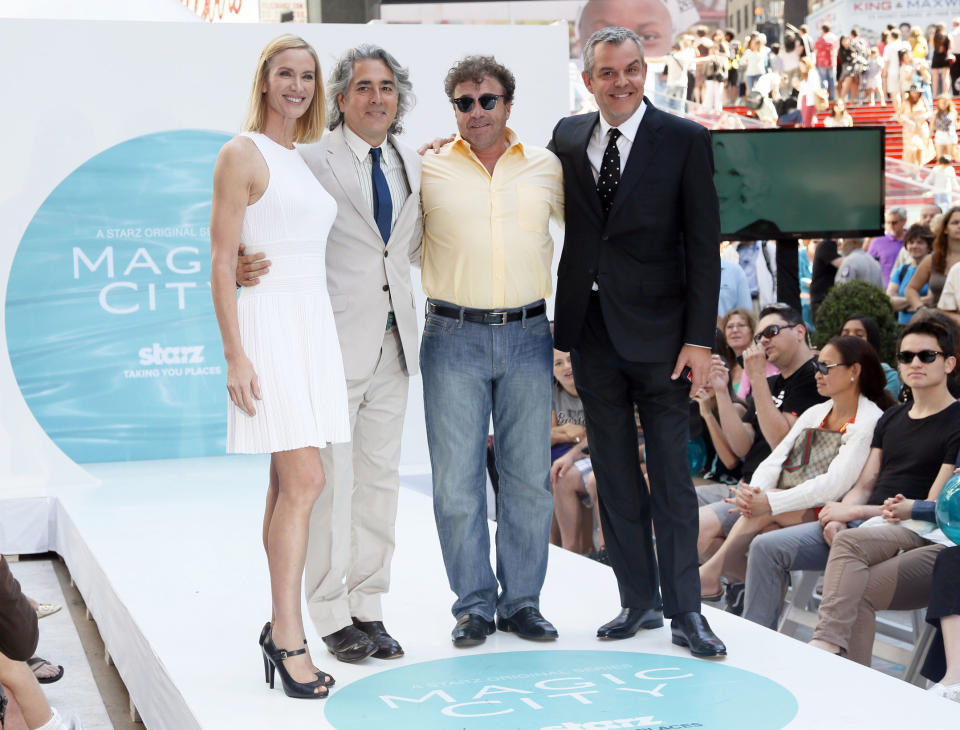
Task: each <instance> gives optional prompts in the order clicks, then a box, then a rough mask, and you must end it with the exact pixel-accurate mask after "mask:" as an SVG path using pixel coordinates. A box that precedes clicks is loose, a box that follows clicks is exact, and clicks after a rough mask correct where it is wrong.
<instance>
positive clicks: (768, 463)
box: [750, 394, 883, 515]
mask: <svg viewBox="0 0 960 730" xmlns="http://www.w3.org/2000/svg"><path fill="white" fill-rule="evenodd" d="M831 408H833V401H832V400H828V401H826V402H824V403H818V404H817V405H815V406H810V408H808V409H807V410H805V411H804V412H803V413H801V414H800V415H799V416H798V417H797V420H796V421H794V424H793V426H792V427H791V428H790V431H789V432H788V433H787V435H786V436H784V437H783V440H782V441H781V442H780V443H779V444H777V448H775V449H774V450H773V451H772V452H771V453H770V456H768V457H767V458H766V459H764V460H763V461H762V462H760V465H759V466H758V467H757V468H756V471H754V472H753V478H752V479H751V480H750V486H751V487H760V488H761V489H763V490H765V491H766V492H767V499H769V500H770V511H771V513H772V514H775V515H778V514H782V513H784V512H793V511H794V510H799V509H809V508H810V507H819V506H821V505H824V504H826V503H827V502H830V501H833V500H837V499H839V498H840V497H842V496H843V495H844V494H846V493H847V492H848V491H849V490H850V488H851V487H852V486H853V484H854V482H856V481H857V477H859V476H860V472H861V471H862V470H863V465H864V464H866V463H867V457H868V456H869V455H870V442H871V441H873V429H874V426H876V425H877V421H878V420H879V419H880V416H881V415H883V411H882V410H880V407H879V406H877V404H876V403H874V402H873V401H871V400H870V399H869V398H867V397H866V396H864V395H862V394H861V396H860V399H859V400H858V401H857V417H856V419H855V420H854V422H853V423H851V424H850V425H849V426H847V430H846V431H845V432H844V434H843V435H842V436H841V437H840V450H839V451H838V452H837V455H836V457H835V458H834V459H833V461H831V462H830V466H829V467H828V468H827V471H826V472H825V473H823V474H821V475H820V476H816V477H813V478H812V479H808V480H807V481H805V482H801V483H800V484H798V485H797V486H795V487H793V488H792V489H785V490H783V491H769V490H771V489H775V488H776V486H777V480H778V479H779V478H780V470H781V468H782V467H783V462H784V461H785V460H786V458H787V456H788V455H789V453H790V448H791V447H792V446H793V442H794V441H796V440H797V436H798V435H799V434H800V432H801V431H802V430H803V429H805V428H817V427H819V426H820V424H821V423H823V419H824V418H826V417H827V414H828V413H830V409H831Z"/></svg>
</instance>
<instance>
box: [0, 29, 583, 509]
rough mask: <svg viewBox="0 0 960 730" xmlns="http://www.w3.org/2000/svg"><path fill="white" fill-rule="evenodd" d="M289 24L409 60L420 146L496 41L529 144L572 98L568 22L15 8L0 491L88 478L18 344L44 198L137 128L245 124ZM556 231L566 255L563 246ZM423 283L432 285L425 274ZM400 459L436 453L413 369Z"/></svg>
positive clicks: (5, 38) (3, 125)
mask: <svg viewBox="0 0 960 730" xmlns="http://www.w3.org/2000/svg"><path fill="white" fill-rule="evenodd" d="M283 32H293V33H297V34H300V35H302V36H303V37H304V38H306V39H307V40H308V41H309V42H310V43H312V44H313V45H314V46H315V47H316V48H317V50H318V52H319V54H320V58H321V62H322V63H323V64H324V67H325V68H329V66H330V64H331V61H332V59H333V58H335V57H336V56H337V55H338V54H339V53H340V52H341V51H342V50H343V49H344V48H346V47H348V46H351V45H354V44H356V43H360V42H373V43H377V44H380V45H382V46H384V47H385V48H387V49H388V50H390V51H391V52H392V53H393V54H394V55H395V56H396V57H397V58H398V59H399V60H400V62H401V63H403V64H405V65H408V66H409V68H410V72H411V79H412V81H413V84H414V91H415V93H416V96H417V100H418V101H417V105H416V107H415V109H414V110H413V112H412V113H411V114H410V115H409V117H408V119H407V123H406V134H405V141H407V143H409V144H413V145H414V146H416V145H418V144H419V143H420V142H422V141H426V140H429V139H432V138H433V137H435V136H438V135H443V134H447V133H450V132H451V131H453V130H455V125H454V118H453V112H452V109H451V107H450V104H449V102H447V101H446V98H445V96H444V95H443V85H442V81H443V77H444V75H445V74H446V71H447V69H448V68H449V67H450V66H451V65H452V64H453V63H454V62H455V61H456V60H457V59H458V58H459V57H461V56H463V55H465V54H468V53H477V52H483V53H493V54H495V55H496V56H497V58H498V59H499V60H500V61H501V62H503V63H505V64H506V65H507V66H508V67H510V68H511V69H512V70H513V71H514V73H515V74H516V77H517V80H518V85H517V97H516V102H515V105H514V110H513V114H512V116H511V121H510V125H511V127H512V128H513V129H515V130H516V131H517V132H518V134H519V135H520V137H521V138H522V139H523V140H525V141H527V142H528V143H531V144H545V143H546V141H547V139H548V138H549V134H550V131H551V129H552V127H553V125H554V124H555V122H556V120H557V119H558V118H559V117H560V116H562V115H563V114H564V113H565V110H566V106H567V95H568V91H567V85H568V71H567V58H566V57H567V29H566V27H565V26H532V27H531V26H525V27H516V26H513V27H511V26H500V27H477V26H422V25H418V26H396V25H393V26H388V25H382V24H371V25H324V24H310V25H283V26H279V25H253V24H249V25H247V24H231V25H217V24H215V25H207V24H201V23H188V24H180V23H133V22H95V21H90V22H84V21H53V20H46V21H44V20H16V19H14V20H5V21H4V22H3V23H2V24H0V64H2V66H3V67H4V68H5V69H6V72H5V73H4V75H3V82H2V85H0V90H2V92H3V98H4V99H5V104H4V106H5V112H6V113H5V114H4V115H3V117H2V118H0V133H2V139H3V140H4V164H3V175H0V222H2V223H0V498H3V497H17V496H27V495H35V494H38V493H43V492H44V491H45V490H46V488H47V487H48V486H51V485H62V484H69V483H84V482H87V481H89V477H87V475H86V472H84V471H83V470H82V469H81V468H80V467H78V466H76V465H75V464H73V462H72V461H71V460H70V459H69V458H68V457H66V456H65V455H64V454H63V453H62V452H61V451H60V450H59V449H58V448H57V447H56V446H55V445H54V444H53V442H52V441H51V440H50V439H49V438H48V437H47V435H46V434H45V433H44V432H43V431H42V429H41V428H40V426H39V424H38V423H37V422H36V420H35V419H34V417H33V415H32V414H31V412H30V410H29V409H28V407H27V405H26V402H25V401H24V399H23V397H22V396H21V393H20V389H19V387H18V385H17V382H16V380H15V378H14V375H13V370H12V368H11V364H10V360H9V356H8V353H7V349H6V348H7V344H6V343H7V338H6V331H5V312H4V306H5V301H6V291H7V286H8V278H9V275H10V268H11V263H12V261H13V257H14V254H15V252H16V249H17V246H18V243H19V242H20V240H21V237H22V236H23V234H24V231H25V230H26V228H27V226H28V225H29V224H30V222H31V219H32V217H33V216H34V214H35V212H36V211H37V209H38V207H39V206H40V205H41V203H43V201H44V200H45V198H46V197H47V196H48V195H49V194H50V193H51V191H52V190H53V189H54V188H55V187H56V186H57V185H58V184H59V183H60V182H61V181H62V180H63V179H64V178H65V177H66V176H67V175H69V174H70V173H71V171H73V170H75V169H76V168H77V167H78V166H80V165H81V164H82V163H84V162H85V161H87V160H88V159H90V158H91V157H93V156H94V155H96V154H98V153H100V152H101V151H103V150H105V149H107V148H109V147H112V146H113V145H116V144H118V143H120V142H122V141H124V140H129V139H131V138H134V137H138V136H141V135H145V134H151V133H155V132H161V131H166V130H176V129H209V130H221V131H223V132H227V133H233V132H235V131H236V130H237V129H238V128H239V125H240V124H241V122H242V120H243V118H244V114H245V105H246V99H247V95H248V92H249V86H250V81H251V77H252V73H253V69H254V65H255V63H256V59H257V56H258V54H259V52H260V49H261V48H262V47H263V45H264V44H265V43H266V42H267V41H268V40H269V39H270V38H272V37H274V36H276V35H278V34H280V33H283ZM555 234H556V232H555ZM555 238H556V239H557V247H556V248H557V251H556V254H555V257H554V266H556V260H557V258H558V256H559V247H560V240H559V236H557V235H555ZM64 243H67V242H64ZM417 277H418V274H417ZM415 288H416V290H417V291H420V289H419V281H415ZM422 302H423V297H422V294H421V297H420V302H419V304H420V305H422ZM224 397H226V395H225V393H224ZM401 464H402V469H403V470H405V471H406V472H408V473H409V472H416V471H420V470H424V469H425V468H426V467H427V465H428V464H429V460H428V457H427V449H426V438H425V434H424V428H423V406H422V391H421V387H420V380H419V378H415V379H413V380H412V381H411V391H410V401H409V407H408V412H407V422H406V426H405V431H404V441H403V456H402V462H401Z"/></svg>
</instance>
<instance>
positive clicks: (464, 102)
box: [450, 94, 504, 114]
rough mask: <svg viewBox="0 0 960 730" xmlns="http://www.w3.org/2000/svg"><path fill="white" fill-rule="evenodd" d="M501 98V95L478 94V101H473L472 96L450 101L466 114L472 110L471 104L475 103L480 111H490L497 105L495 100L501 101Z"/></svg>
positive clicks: (459, 97)
mask: <svg viewBox="0 0 960 730" xmlns="http://www.w3.org/2000/svg"><path fill="white" fill-rule="evenodd" d="M503 96H504V95H503V94H480V98H479V99H474V98H473V97H472V96H458V97H457V98H456V99H451V100H450V101H451V103H453V105H454V106H456V107H457V109H459V110H460V111H461V112H463V113H464V114H466V113H467V112H468V111H470V110H471V109H473V104H474V102H476V101H479V102H480V108H481V109H484V110H486V111H490V110H492V109H493V108H494V107H495V106H496V105H497V99H502V98H503Z"/></svg>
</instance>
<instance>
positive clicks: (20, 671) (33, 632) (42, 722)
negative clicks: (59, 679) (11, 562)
mask: <svg viewBox="0 0 960 730" xmlns="http://www.w3.org/2000/svg"><path fill="white" fill-rule="evenodd" d="M38 638H39V634H38V631H37V614H36V612H35V610H34V608H33V607H32V606H31V605H30V601H29V600H28V599H27V597H26V596H25V595H23V592H22V591H21V590H20V584H19V583H18V582H17V580H16V579H15V578H14V577H13V575H12V574H11V573H10V567H9V566H8V565H7V561H6V559H4V558H3V557H2V556H0V685H3V686H4V687H6V688H7V689H8V690H9V691H10V693H11V694H12V695H13V697H14V699H15V700H16V701H17V705H18V706H19V708H20V712H21V714H22V715H23V721H24V723H25V724H26V726H27V728H28V729H29V730H80V729H81V725H80V722H79V720H77V719H76V718H69V719H64V718H62V717H61V716H60V714H59V713H58V712H57V711H56V710H55V709H53V708H51V707H50V704H49V703H48V702H47V698H46V697H45V696H44V694H43V690H42V689H41V688H40V683H39V682H38V681H37V678H36V676H34V674H33V671H31V669H30V667H29V666H27V663H26V660H27V659H29V658H30V656H31V655H32V654H33V652H34V651H35V650H36V648H37V640H38ZM0 697H2V690H0Z"/></svg>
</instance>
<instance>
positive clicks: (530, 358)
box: [420, 56, 563, 647]
mask: <svg viewBox="0 0 960 730" xmlns="http://www.w3.org/2000/svg"><path fill="white" fill-rule="evenodd" d="M515 86H516V83H515V81H514V77H513V74H512V73H511V72H510V71H509V70H508V69H507V68H505V67H504V66H502V65H500V64H499V63H497V62H496V60H495V59H493V58H492V57H489V56H469V57H467V58H464V59H463V60H462V61H460V62H459V63H458V64H457V65H456V66H454V67H453V68H452V69H451V70H450V72H449V73H448V74H447V78H446V80H445V82H444V88H445V91H446V94H447V97H448V98H449V99H450V101H451V102H452V103H453V106H454V113H455V115H456V120H457V129H458V130H459V134H458V135H457V137H456V138H455V139H454V141H453V142H451V143H449V144H447V145H445V146H444V147H443V148H442V149H441V150H440V151H439V153H438V154H435V155H434V154H430V155H427V156H426V157H425V158H424V160H423V178H422V182H421V195H422V200H423V214H424V239H423V262H422V263H423V289H424V291H425V292H426V294H427V297H428V301H427V315H426V323H425V325H424V331H423V341H422V343H421V347H420V367H421V371H422V373H423V400H424V411H425V416H426V425H427V442H428V445H429V447H430V462H431V466H432V469H433V493H434V514H435V516H436V520H437V532H438V533H439V536H440V546H441V549H442V551H443V560H444V564H445V565H446V569H447V577H448V579H449V581H450V587H451V589H452V590H453V591H454V593H456V594H457V600H456V602H455V603H454V604H453V615H454V616H455V617H456V619H457V623H456V627H455V628H454V630H453V643H454V645H456V646H459V647H466V646H476V645H478V644H482V643H483V642H484V641H485V640H486V637H487V636H488V635H489V634H491V633H493V631H494V630H495V628H499V629H500V630H501V631H514V632H516V633H517V634H518V635H519V636H521V637H523V638H526V639H533V640H539V641H547V640H552V639H555V638H556V637H557V630H556V629H555V628H554V627H553V626H552V625H551V624H550V622H549V621H547V620H546V619H544V618H543V616H542V615H541V614H540V611H539V600H540V588H541V586H542V585H543V579H544V576H545V574H546V569H547V548H548V544H549V537H550V523H551V518H552V513H553V499H552V498H551V496H550V488H549V484H548V474H549V468H550V408H551V372H552V370H551V368H552V357H553V338H552V336H551V334H550V326H549V322H548V321H547V317H546V310H545V306H544V301H543V300H544V297H547V296H549V295H550V293H551V273H550V272H551V261H552V259H553V241H552V239H551V238H550V233H549V230H548V223H549V220H550V219H551V218H554V219H555V220H557V221H562V220H563V177H562V171H561V168H560V162H559V161H558V160H557V158H556V157H555V156H554V155H553V154H552V153H551V152H548V151H547V150H545V149H543V148H539V147H530V146H527V145H524V144H523V143H521V142H520V141H519V140H518V139H517V136H516V134H514V132H513V131H512V130H510V129H508V128H507V119H508V118H509V117H510V107H511V104H512V102H513V93H514V88H515ZM491 414H492V416H493V429H494V452H495V454H496V458H497V467H498V470H499V473H500V490H499V491H500V494H499V505H498V522H497V572H496V575H495V574H494V572H493V570H492V568H491V566H490V560H489V557H488V556H489V554H490V543H489V531H488V527H487V520H486V477H485V471H484V468H485V463H486V442H487V428H488V424H489V422H490V417H491ZM498 581H499V586H498ZM494 615H496V618H497V623H496V624H494Z"/></svg>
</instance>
